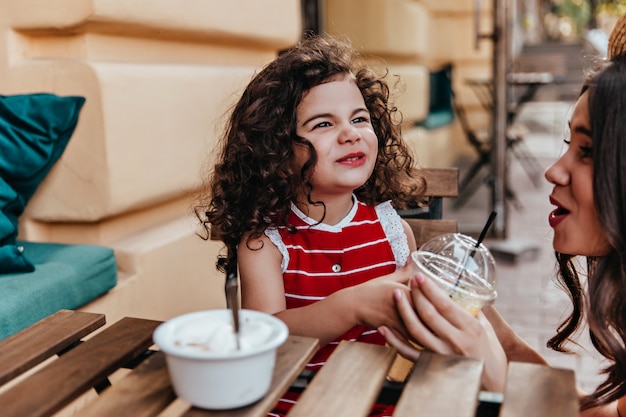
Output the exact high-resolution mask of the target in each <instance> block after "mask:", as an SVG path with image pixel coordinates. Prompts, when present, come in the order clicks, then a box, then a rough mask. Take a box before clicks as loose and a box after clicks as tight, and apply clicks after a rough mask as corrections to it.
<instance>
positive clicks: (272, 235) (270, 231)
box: [265, 226, 289, 273]
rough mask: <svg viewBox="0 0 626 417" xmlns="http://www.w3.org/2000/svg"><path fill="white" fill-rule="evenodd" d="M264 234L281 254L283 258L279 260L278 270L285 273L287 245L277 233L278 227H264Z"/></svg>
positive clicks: (287, 261) (287, 263)
mask: <svg viewBox="0 0 626 417" xmlns="http://www.w3.org/2000/svg"><path fill="white" fill-rule="evenodd" d="M265 235H266V236H267V237H268V238H269V239H270V240H271V241H272V243H273V244H274V245H276V248H277V249H278V251H279V252H280V254H281V255H283V260H282V261H281V262H280V270H281V271H282V272H283V273H285V271H286V270H287V265H289V252H288V251H287V246H285V243H284V242H283V238H282V237H281V236H280V233H278V229H277V228H276V226H269V227H268V228H267V229H265Z"/></svg>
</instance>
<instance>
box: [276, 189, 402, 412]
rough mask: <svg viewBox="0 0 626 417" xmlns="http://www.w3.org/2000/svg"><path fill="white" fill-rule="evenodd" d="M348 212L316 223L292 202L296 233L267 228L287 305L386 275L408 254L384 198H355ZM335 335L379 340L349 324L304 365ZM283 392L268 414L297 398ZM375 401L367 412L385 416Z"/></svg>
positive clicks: (326, 351)
mask: <svg viewBox="0 0 626 417" xmlns="http://www.w3.org/2000/svg"><path fill="white" fill-rule="evenodd" d="M353 200H354V201H355V204H354V205H353V207H352V210H351V211H350V213H348V215H347V216H346V217H345V218H344V219H343V220H342V221H341V222H339V223H338V224H336V225H332V226H330V225H327V224H323V223H322V224H317V222H316V221H315V220H313V219H311V218H309V217H307V216H305V215H304V213H302V212H301V211H300V210H299V209H298V208H297V207H296V206H295V204H292V206H291V214H290V216H289V222H290V223H291V224H292V225H294V226H296V229H297V232H296V233H290V232H289V231H288V230H287V229H286V228H282V227H279V228H276V227H273V228H269V229H267V230H266V232H265V233H266V235H267V236H268V237H269V238H270V240H271V241H272V242H273V243H274V244H275V245H276V247H277V248H278V250H279V251H280V252H281V254H282V255H283V260H282V271H283V280H284V284H285V297H286V301H287V308H295V307H301V306H305V305H308V304H312V303H315V302H316V301H319V300H321V299H323V298H325V297H327V296H328V295H330V294H332V293H334V292H335V291H338V290H340V289H342V288H346V287H350V286H352V285H356V284H360V283H362V282H365V281H368V280H370V279H373V278H378V277H380V276H383V275H387V274H390V273H392V272H394V271H395V270H396V269H398V268H401V267H402V266H404V264H405V263H406V261H407V259H408V256H409V246H408V241H407V237H406V234H405V233H404V229H403V228H402V224H401V221H400V216H399V215H398V214H397V213H396V211H395V209H394V208H393V207H392V206H391V203H390V202H385V203H381V204H379V205H377V206H368V205H366V204H364V203H361V202H359V201H357V200H356V197H353ZM341 340H352V341H360V342H366V343H374V344H379V345H381V344H384V343H385V339H384V337H383V336H382V335H381V334H380V333H378V331H377V330H376V329H370V328H366V327H364V326H355V327H353V328H352V329H350V330H349V331H348V332H346V333H344V334H343V335H342V336H340V337H339V338H337V339H336V340H335V341H333V342H331V343H329V344H327V345H326V346H323V347H322V348H321V349H320V350H319V351H318V352H317V353H316V355H315V356H314V357H313V359H312V360H311V361H310V362H309V364H308V365H307V369H319V368H320V367H321V366H323V365H324V363H325V362H326V360H327V359H328V357H329V356H330V354H331V353H332V351H333V350H334V349H335V348H336V347H337V345H338V343H339V341H341ZM297 396H298V393H296V392H287V393H286V394H285V396H284V398H282V399H281V400H280V401H279V402H278V404H277V405H276V408H275V410H273V411H272V412H271V413H270V414H269V415H270V416H283V415H285V414H286V413H287V412H288V411H289V409H290V408H291V406H292V405H293V404H294V403H295V401H296V400H297ZM386 408H387V407H385V406H381V405H376V406H375V409H374V410H373V412H372V414H371V415H373V416H374V415H375V416H384V415H390V412H389V411H390V410H386Z"/></svg>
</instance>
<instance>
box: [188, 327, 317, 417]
mask: <svg viewBox="0 0 626 417" xmlns="http://www.w3.org/2000/svg"><path fill="white" fill-rule="evenodd" d="M318 348H319V341H318V340H317V339H314V338H310V337H302V336H289V337H288V338H287V341H286V342H285V343H284V344H283V345H282V346H281V347H279V348H278V352H277V354H276V367H275V368H274V376H273V377H272V384H271V385H270V389H269V392H268V394H267V395H266V396H265V397H263V398H261V399H260V400H259V401H258V402H256V403H254V404H252V405H250V406H248V407H242V408H238V409H236V410H224V411H210V410H202V409H199V408H192V409H190V410H189V411H188V412H187V413H185V414H184V416H183V417H226V416H228V417H265V415H266V414H267V413H268V411H270V410H271V409H272V407H274V405H275V404H276V402H277V401H278V399H279V398H280V397H281V395H283V393H284V392H285V391H287V389H288V388H289V386H291V384H292V383H293V381H294V380H295V379H296V378H297V376H298V375H299V374H300V372H301V371H302V369H304V366H305V365H306V364H307V362H308V361H309V360H310V359H311V358H312V357H313V354H314V353H315V352H316V351H317V349H318ZM307 389H308V388H307ZM289 415H291V414H289Z"/></svg>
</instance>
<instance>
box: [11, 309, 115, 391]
mask: <svg viewBox="0 0 626 417" xmlns="http://www.w3.org/2000/svg"><path fill="white" fill-rule="evenodd" d="M104 324H105V317H104V314H94V313H85V312H80V311H71V310H60V311H58V312H57V313H55V314H53V315H51V316H48V317H46V318H45V319H43V320H41V321H39V322H37V323H35V324H33V325H32V326H30V327H27V328H26V329H24V330H22V331H20V332H18V333H15V334H14V335H11V336H9V337H7V338H6V339H4V340H2V341H0V352H2V354H1V355H0V385H3V384H4V383H6V382H7V381H10V380H11V379H13V378H15V377H16V376H18V375H20V374H21V373H23V372H25V371H27V370H28V369H30V368H32V367H33V366H35V365H37V364H39V363H41V362H43V361H44V360H46V359H48V358H49V357H51V356H53V355H55V354H57V353H59V352H60V351H62V350H63V349H65V348H67V347H68V346H71V345H72V344H73V343H75V342H77V341H79V340H80V339H81V338H83V337H84V336H86V335H88V334H90V333H91V332H93V331H94V330H96V329H97V328H99V327H102V326H103V325H104Z"/></svg>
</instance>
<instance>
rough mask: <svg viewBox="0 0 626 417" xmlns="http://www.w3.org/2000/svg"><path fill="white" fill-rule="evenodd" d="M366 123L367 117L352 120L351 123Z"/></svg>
mask: <svg viewBox="0 0 626 417" xmlns="http://www.w3.org/2000/svg"><path fill="white" fill-rule="evenodd" d="M366 122H368V120H367V117H365V116H361V117H356V118H354V119H352V123H366Z"/></svg>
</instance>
